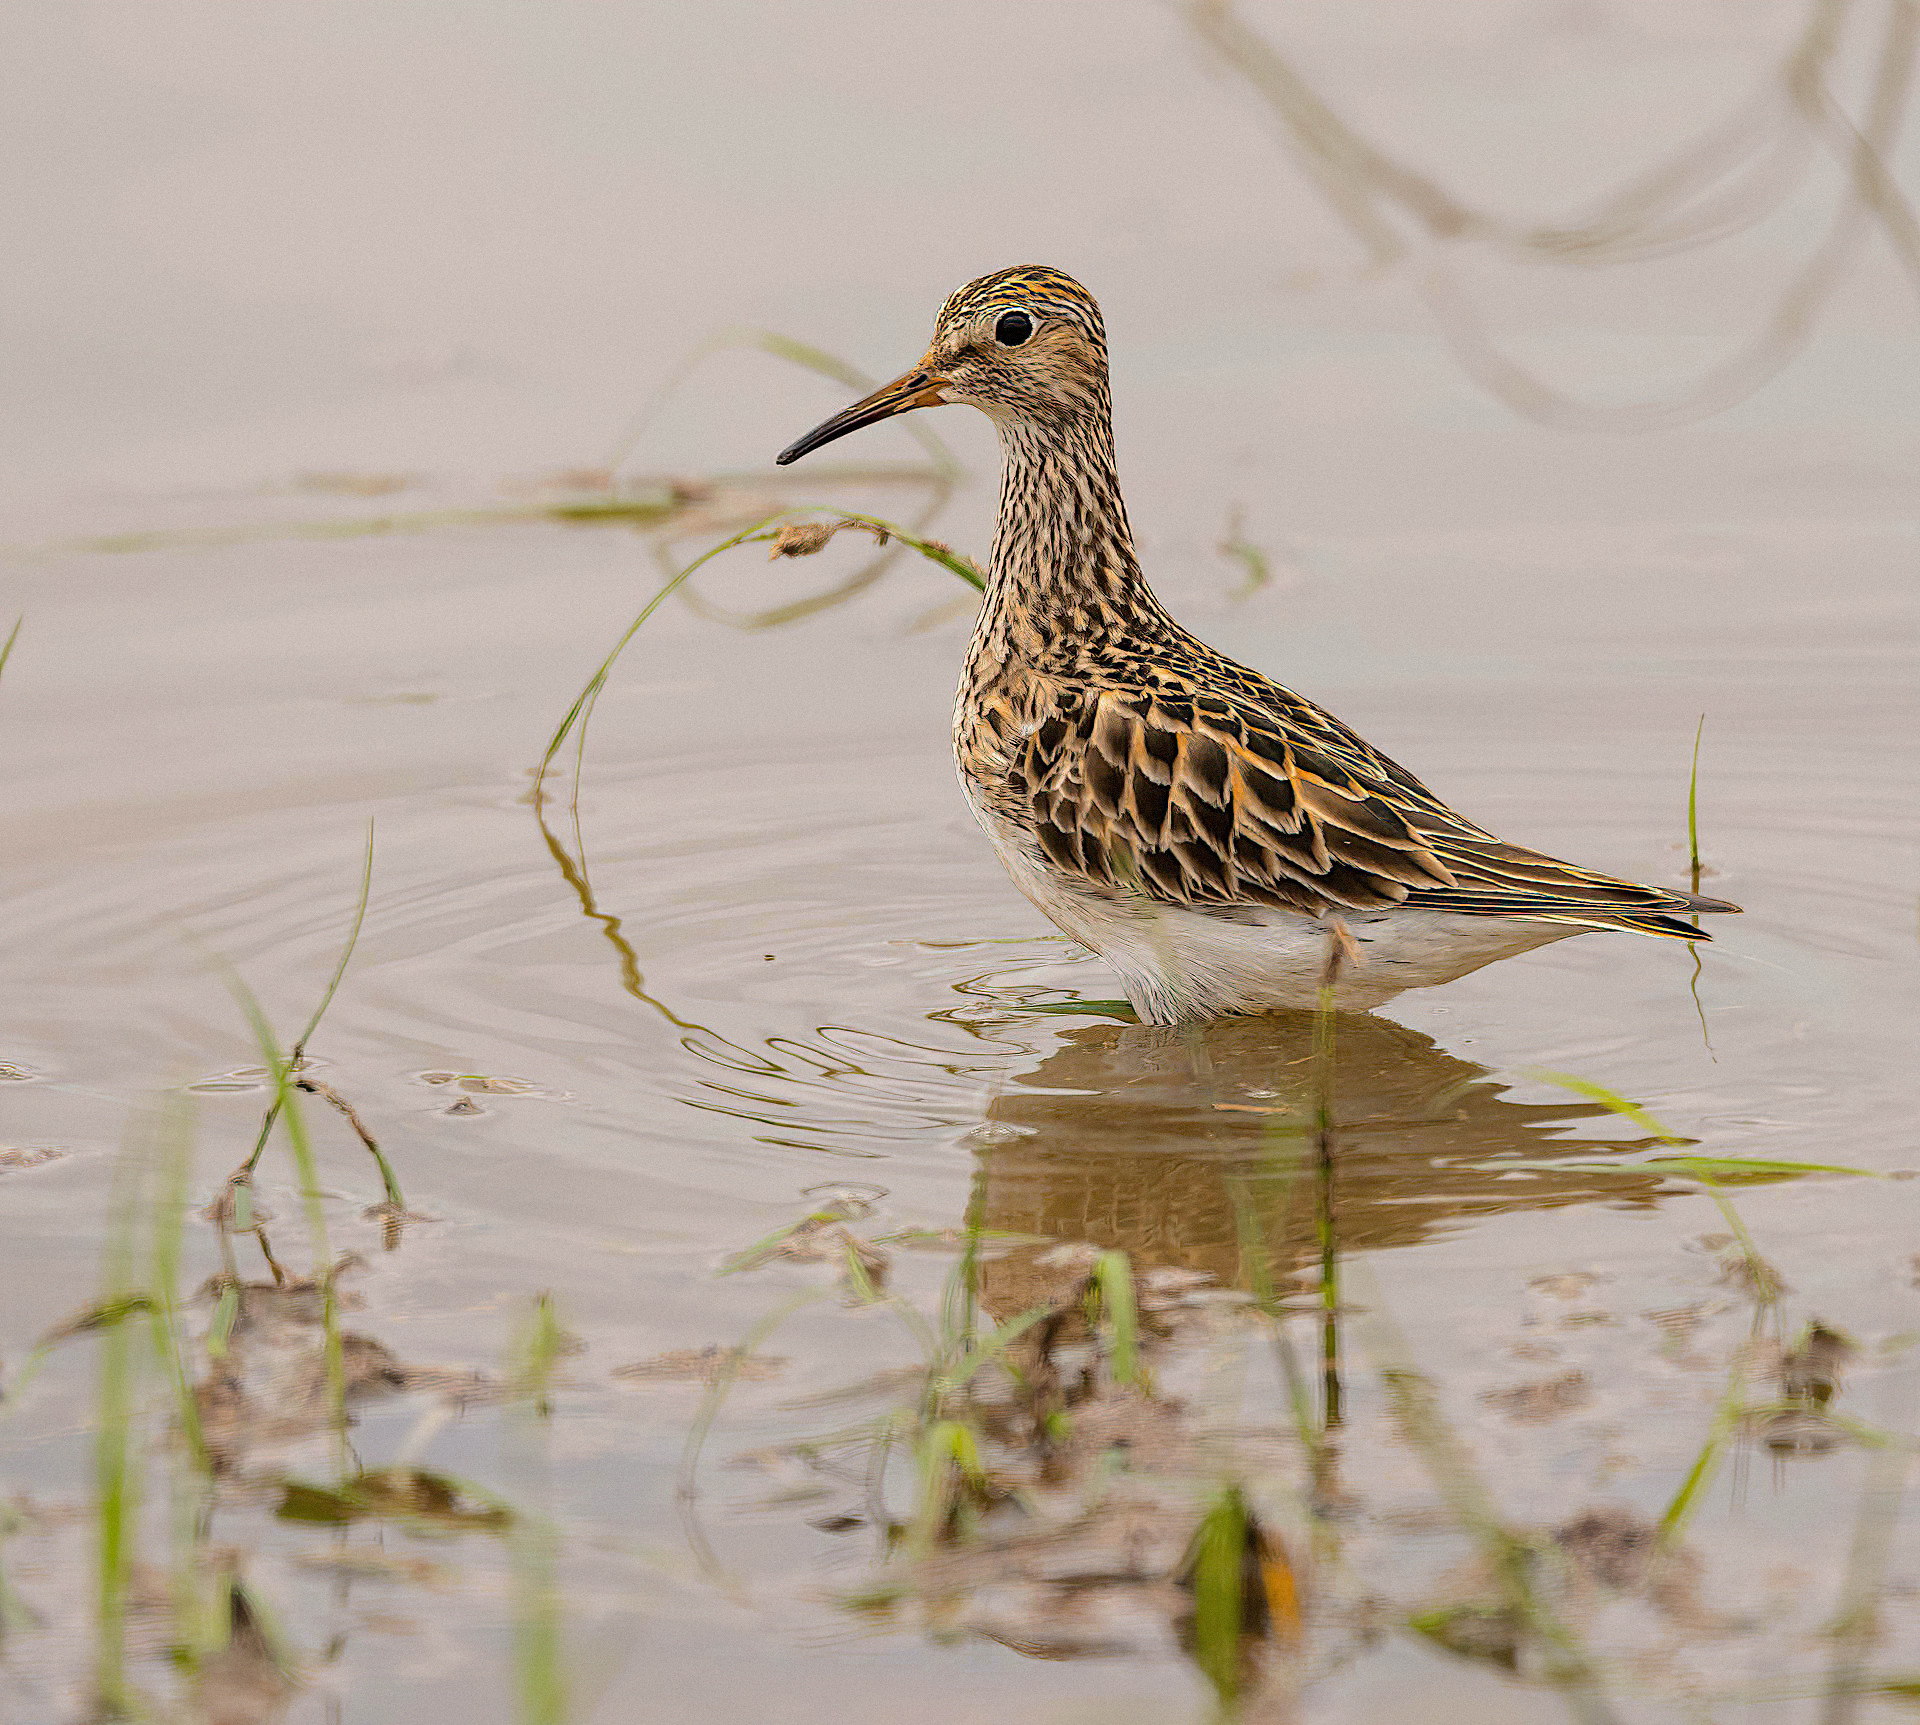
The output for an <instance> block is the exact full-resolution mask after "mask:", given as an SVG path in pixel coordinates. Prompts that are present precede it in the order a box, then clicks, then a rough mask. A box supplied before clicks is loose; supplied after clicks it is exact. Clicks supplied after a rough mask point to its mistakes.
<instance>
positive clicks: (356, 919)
mask: <svg viewBox="0 0 1920 1725" xmlns="http://www.w3.org/2000/svg"><path fill="white" fill-rule="evenodd" d="M372 892H373V822H372V821H371V820H369V821H368V822H367V854H366V859H365V860H364V861H363V862H362V863H361V865H360V897H359V900H358V902H357V903H356V904H355V905H354V907H353V926H352V927H351V928H349V929H348V930H347V942H346V945H344V946H343V947H341V949H340V962H339V963H338V964H336V965H335V966H334V967H333V975H332V976H331V977H329V978H328V979H327V987H326V992H325V993H324V994H322V995H321V996H320V1003H319V1004H318V1005H317V1006H316V1007H314V1009H313V1014H312V1016H311V1017H310V1018H308V1020H307V1023H306V1028H305V1029H303V1030H302V1031H301V1032H300V1034H299V1035H298V1036H296V1037H295V1038H294V1039H293V1055H292V1058H293V1059H294V1060H295V1061H298V1060H299V1058H300V1057H301V1055H303V1054H304V1053H306V1051H307V1042H308V1040H309V1038H311V1037H312V1035H313V1033H314V1032H315V1031H316V1030H318V1029H319V1028H320V1020H321V1019H322V1018H324V1017H325V1016H326V1013H327V1008H328V1007H329V1006H331V1005H332V1004H333V997H334V994H335V992H336V991H337V990H338V988H339V987H340V979H341V978H342V977H343V976H345V975H346V974H347V963H348V961H349V960H350V959H351V958H352V957H353V949H354V948H355V947H356V946H358V945H359V944H360V925H361V924H362V923H364V922H365V921H366V920H367V899H368V898H369V896H370V895H371V894H372Z"/></svg>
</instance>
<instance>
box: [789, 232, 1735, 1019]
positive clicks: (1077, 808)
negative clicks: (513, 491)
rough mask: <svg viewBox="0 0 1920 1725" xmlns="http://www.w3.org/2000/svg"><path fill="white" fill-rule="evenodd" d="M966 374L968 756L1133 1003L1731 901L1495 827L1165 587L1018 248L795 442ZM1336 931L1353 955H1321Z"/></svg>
mask: <svg viewBox="0 0 1920 1725" xmlns="http://www.w3.org/2000/svg"><path fill="white" fill-rule="evenodd" d="M947 402H964V403H965V404H966V405H967V406H969V407H977V408H979V409H980V411H981V412H983V413H984V414H986V415H987V417H988V418H989V419H991V420H992V421H993V422H994V424H995V426H996V427H998V429H999V433H1000V446H1001V451H1002V455H1003V458H1004V459H1003V471H1002V477H1001V486H1000V515H999V521H998V524H997V525H996V527H995V530H994V538H993V558H992V567H991V569H990V571H989V574H988V580H987V591H986V599H985V602H984V604H983V605H982V607H981V610H980V617H979V621H978V623H977V624H976V625H975V628H974V632H973V642H972V645H971V647H970V648H969V650H968V653H967V663H966V671H965V674H964V676H963V677H962V679H961V683H960V692H959V697H958V700H957V701H956V703H955V707H954V720H953V747H954V755H955V758H956V759H957V761H958V763H959V768H960V782H961V784H962V786H963V787H964V788H965V790H966V794H967V798H968V800H969V801H970V802H971V803H972V804H973V809H974V813H975V814H976V815H977V816H978V817H979V820H980V824H981V825H982V826H983V827H985V828H986V830H987V835H988V837H989V838H991V839H992V841H993V845H994V848H995V849H996V850H997V851H998V852H999V853H1000V860H1001V861H1002V862H1004V863H1005V864H1006V866H1007V872H1008V873H1009V874H1011V875H1012V876H1013V880H1014V884H1015V885H1016V886H1017V887H1019V889H1020V890H1021V891H1022V892H1023V893H1025V894H1026V896H1027V897H1028V898H1030V899H1031V900H1032V901H1033V902H1034V904H1035V905H1037V906H1038V907H1039V908H1040V910H1041V911H1043V912H1044V913H1045V914H1046V915H1047V916H1048V917H1049V918H1051V919H1052V920H1053V921H1054V922H1055V923H1056V924H1058V925H1059V926H1060V927H1061V928H1062V929H1064V930H1065V931H1066V932H1067V933H1068V934H1070V935H1072V936H1073V938H1074V939H1076V940H1078V941H1081V942H1083V943H1084V944H1085V945H1087V946H1089V947H1092V948H1093V949H1094V951H1096V952H1098V953H1099V954H1101V955H1102V956H1103V957H1104V958H1105V959H1106V960H1107V961H1108V962H1109V963H1110V964H1112V965H1113V967H1114V968H1115V969H1116V970H1117V971H1118V972H1119V973H1120V977H1121V981H1122V984H1123V986H1124V987H1125V989H1126V993H1127V998H1128V999H1129V1000H1130V1001H1131V1002H1132V1003H1133V1007H1134V1010H1135V1011H1136V1012H1137V1013H1138V1014H1139V1015H1140V1017H1141V1018H1143V1019H1145V1020H1147V1021H1148V1022H1150V1023H1158V1024H1171V1023H1175V1022H1178V1021H1179V1020H1182V1019H1189V1018H1206V1017H1212V1016H1215V1015H1218V1014H1223V1013H1241V1012H1269V1011H1276V1010H1285V1009H1293V1008H1305V1007H1312V1006H1313V1005H1314V1004H1315V1003H1316V1001H1317V1000H1318V998H1319V994H1320V989H1321V986H1322V983H1323V980H1324V979H1325V977H1326V976H1327V975H1328V974H1337V978H1338V980H1337V984H1336V999H1337V1003H1338V1004H1339V1005H1340V1006H1342V1007H1345V1008H1348V1009H1354V1010H1365V1009H1367V1008H1370V1007H1374V1006H1379V1005H1381V1004H1382V1003H1383V1002H1385V1001H1387V1000H1390V999H1392V998H1393V997H1394V996H1395V995H1396V994H1399V993H1400V992H1401V991H1402V990H1404V989H1409V988H1425V987H1430V986H1432V985H1433V984H1435V983H1442V982H1451V981H1453V980H1454V978H1456V977H1460V976H1464V975H1466V974H1467V973H1468V972H1469V971H1472V970H1478V969H1479V968H1480V967H1481V966H1482V965H1483V964H1490V963H1492V962H1493V961H1494V960H1496V959H1501V958H1506V957H1509V956H1510V955H1512V954H1514V953H1518V952H1525V951H1527V950H1528V949H1530V948H1532V947H1536V946H1543V945H1545V944H1546V943H1547V942H1548V941H1554V940H1563V939H1565V938H1566V937H1567V936H1568V935H1572V934H1580V933H1582V932H1584V931H1586V930H1589V929H1596V928H1601V929H1607V928H1612V929H1629V930H1632V931H1633V932H1635V933H1639V934H1650V935H1658V936H1662V937H1665V938H1668V939H1673V940H1705V939H1706V938H1707V936H1706V935H1704V934H1702V933H1701V932H1700V931H1699V930H1698V929H1697V928H1695V927H1693V926H1692V925H1690V924H1688V923H1686V922H1683V921H1681V920H1679V918H1680V916H1681V915H1687V914H1695V913H1698V912H1701V911H1731V910H1737V909H1738V908H1739V907H1738V906H1737V905H1731V904H1725V903H1722V902H1721V901H1719V900H1717V899H1710V898H1700V897H1697V896H1694V895H1692V894H1688V893H1682V892H1668V891H1665V890H1663V889H1662V888H1660V887H1651V886H1640V885H1637V884H1636V883H1634V882H1632V881H1625V880H1616V879H1614V878H1613V877H1612V876H1610V875H1604V874H1598V873H1595V872H1594V871H1593V870H1591V869H1583V868H1577V867H1575V866H1574V865H1573V864H1572V863H1565V862H1559V861H1556V860H1555V859H1554V858H1552V857H1548V856H1542V855H1541V854H1540V853H1539V852H1537V851H1530V850H1526V849H1524V848H1523V847H1521V846H1519V845H1513V844H1507V843H1506V842H1504V841H1503V840H1501V839H1497V838H1495V837H1494V836H1493V834H1491V833H1489V832H1487V831H1486V830H1485V829H1484V828H1482V827H1477V826H1475V825H1474V824H1473V822H1471V821H1470V820H1468V819H1467V818H1466V817H1465V816H1464V815H1460V814H1456V813H1455V812H1454V811H1453V810H1452V809H1450V808H1449V807H1448V806H1447V805H1446V804H1445V803H1443V802H1442V801H1441V800H1440V799H1439V798H1438V797H1436V796H1435V795H1434V794H1433V793H1432V792H1431V791H1430V790H1428V789H1427V787H1426V786H1425V785H1423V784H1422V783H1421V782H1420V781H1419V780H1418V779H1416V778H1415V777H1414V776H1413V775H1412V774H1411V773H1409V772H1408V771H1407V770H1406V769H1405V768H1404V767H1401V766H1397V765H1396V764H1395V763H1394V762H1392V761H1390V760H1388V759H1387V758H1386V756H1384V755H1382V754H1380V753H1379V752H1378V751H1376V750H1374V749H1372V748H1370V747H1369V746H1368V745H1367V744H1366V743H1365V742H1364V741H1362V740H1361V739H1360V738H1359V737H1358V736H1356V735H1355V734H1354V733H1353V732H1352V731H1350V730H1348V729H1347V727H1346V726H1345V725H1343V724H1341V723H1340V721H1339V720H1338V719H1336V718H1334V717H1333V715H1332V714H1330V713H1326V712H1323V711H1321V709H1320V708H1318V707H1316V706H1315V705H1314V704H1313V703H1312V702H1311V701H1309V700H1306V699H1304V698H1303V697H1302V696H1299V695H1296V694H1294V693H1293V692H1292V691H1291V690H1290V689H1283V688H1281V687H1280V685H1279V684H1277V683H1274V682H1271V681H1269V680H1268V679H1267V678H1265V677H1263V676H1261V675H1260V673H1259V672H1258V671H1253V670H1249V669H1248V668H1247V667H1246V666H1244V665H1240V664H1236V663H1235V662H1234V661H1233V660H1231V659H1229V658H1227V657H1226V656H1225V655H1224V654H1221V653H1216V652H1215V651H1214V650H1213V649H1212V648H1211V647H1209V646H1207V645H1206V644H1205V643H1204V642H1202V641H1198V640H1196V639H1195V638H1194V637H1193V636H1191V635H1189V634H1188V633H1187V632H1186V630H1184V629H1183V628H1181V627H1180V625H1179V624H1178V623H1176V622H1175V621H1174V620H1173V618H1172V617H1171V616H1169V615H1168V614H1167V612H1166V610H1165V609H1164V608H1163V607H1162V606H1161V604H1160V602H1159V601H1158V600H1157V599H1156V598H1155V597H1154V596H1153V593H1152V591H1151V590H1150V589H1149V588H1148V586H1147V583H1146V581H1145V579H1144V577H1143V576H1142V575H1141V573H1140V564H1139V561H1138V559H1137V558H1136V557H1135V555H1134V550H1133V536H1132V532H1131V530H1130V529H1129V527H1128V525H1127V511H1126V506H1125V505H1124V504H1123V503H1122V502H1121V499H1120V482H1119V479H1118V477H1117V475H1116V473H1115V470H1114V456H1113V426H1112V414H1111V407H1110V402H1109V397H1108V390H1107V340H1106V331H1105V328H1104V326H1103V324H1102V323H1101V319H1100V308H1099V306H1098V305H1097V304H1096V303H1095V302H1094V299H1093V296H1092V295H1091V294H1089V293H1088V292H1087V290H1086V289H1085V288H1083V287H1082V286H1081V285H1080V284H1079V283H1078V282H1076V281H1074V280H1073V279H1072V278H1071V277H1070V276H1066V275H1063V274H1061V273H1060V272H1059V271H1058V270H1052V269H1044V268H1041V267H1039V266H1022V267H1019V268H1015V269H1006V270H1000V271H997V272H996V273H994V274H993V275H988V276H982V277H981V278H980V279H979V280H978V281H976V282H971V283H969V284H968V285H967V286H966V287H963V288H962V289H960V291H959V292H958V293H956V294H954V296H953V297H952V298H951V299H949V300H948V301H947V303H946V305H945V306H943V307H942V308H941V311H940V316H939V318H938V320H937V321H936V323H935V325H934V333H933V345H932V346H931V347H929V348H928V349H927V352H926V355H925V357H924V358H922V359H921V361H920V363H919V364H918V365H916V366H915V367H914V368H913V370H911V371H909V372H906V373H904V374H903V375H902V376H900V377H897V378H895V379H894V380H893V382H891V383H889V384H886V385H885V386H883V387H882V388H880V389H877V390H875V391H874V392H873V394H871V395H869V396H868V397H867V398H866V399H865V400H864V401H857V402H855V403H854V404H853V406H851V407H849V408H847V409H846V410H845V412H843V413H838V414H835V415H834V417H833V418H831V419H829V420H827V421H826V422H825V423H824V424H823V425H819V426H816V427H815V428H814V429H813V430H812V431H810V432H808V433H807V434H806V436H804V437H802V438H800V439H799V440H798V441H797V442H795V443H794V444H792V445H791V446H789V447H788V448H787V449H785V450H783V451H782V452H781V454H780V456H779V462H780V465H781V466H783V467H784V466H785V465H786V464H787V463H789V462H793V461H798V460H799V459H800V457H801V456H803V455H805V454H807V453H808V452H809V451H810V450H815V449H818V448H820V446H821V445H822V444H826V443H831V442H833V440H834V439H835V438H838V437H844V436H846V434H847V433H848V432H850V431H857V430H859V429H860V428H861V427H862V426H866V425H872V424H874V423H876V422H877V421H879V420H882V419H887V418H890V417H892V416H893V415H894V414H897V413H906V412H908V411H910V410H911V409H913V408H916V407H933V406H937V405H940V404H942V403H947ZM1330 951H1334V952H1344V953H1345V954H1346V955H1347V957H1348V960H1349V962H1347V963H1345V964H1344V965H1342V964H1339V963H1337V962H1335V963H1332V964H1330V963H1329V957H1328V955H1329V953H1330Z"/></svg>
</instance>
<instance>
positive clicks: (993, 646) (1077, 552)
mask: <svg viewBox="0 0 1920 1725" xmlns="http://www.w3.org/2000/svg"><path fill="white" fill-rule="evenodd" d="M1000 446H1001V452H1002V456H1003V468H1002V472H1001V479H1000V518H999V521H998V523H997V524H996V526H995V528H994V535H993V558H992V564H991V568H990V570H989V572H988V582H987V599H986V604H985V607H984V609H983V610H982V613H981V617H980V625H979V631H978V637H977V638H978V639H979V641H980V643H981V644H982V646H984V647H987V648H988V651H989V654H990V656H993V657H999V658H1002V659H1009V658H1023V659H1026V660H1028V661H1039V660H1045V659H1047V658H1050V657H1052V656H1053V655H1054V654H1055V653H1057V652H1058V651H1059V650H1060V649H1062V648H1064V647H1072V646H1074V645H1076V644H1085V643H1088V642H1090V641H1099V640H1101V639H1105V638H1110V637H1111V636H1112V635H1113V634H1115V633H1117V632H1121V631H1130V632H1136V633H1137V632H1138V631H1139V630H1140V629H1141V628H1143V627H1146V626H1150V625H1151V623H1152V622H1153V621H1154V620H1155V619H1161V618H1164V617H1165V613H1164V612H1163V611H1161V609H1160V606H1159V603H1158V602H1157V601H1156V600H1155V599H1154V597H1153V594H1152V593H1151V592H1150V591H1149V590H1148V588H1147V584H1146V581H1145V579H1144V578H1143V577H1142V576H1141V573H1140V564H1139V560H1138V559H1137V558H1136V557H1135V556H1134V551H1133V534H1132V531H1131V529H1130V528H1129V527H1128V525H1127V506H1126V504H1125V503H1123V502H1122V501H1121V498H1120V480H1119V476H1118V475H1117V474H1116V472H1115V471H1114V460H1113V427H1112V422H1111V421H1110V419H1109V418H1108V415H1107V413H1106V411H1105V406H1104V403H1103V404H1101V405H1100V408H1099V411H1097V412H1088V413H1087V414H1085V415H1083V416H1080V417H1078V418H1075V419H1072V420H1069V421H1066V422H1064V423H1060V424H1055V425H1047V426H1042V425H1035V424H1032V423H1031V422H1028V421H1021V420H1012V421H1003V422H1002V423H1001V425H1000Z"/></svg>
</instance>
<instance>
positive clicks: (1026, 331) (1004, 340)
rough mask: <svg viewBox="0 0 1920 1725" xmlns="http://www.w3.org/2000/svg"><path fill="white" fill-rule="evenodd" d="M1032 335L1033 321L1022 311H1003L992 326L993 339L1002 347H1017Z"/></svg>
mask: <svg viewBox="0 0 1920 1725" xmlns="http://www.w3.org/2000/svg"><path fill="white" fill-rule="evenodd" d="M1032 334H1033V319H1032V318H1030V317H1028V316H1027V314H1026V313H1025V312H1023V311H1003V312H1002V313H1001V314H1000V321H999V322H998V323H997V324H995V325H994V326H993V339H994V340H995V341H997V342H998V343H999V344H1000V345H1001V346H1002V347H1018V346H1019V345H1020V344H1021V343H1022V342H1023V341H1025V340H1026V339H1027V337H1028V336H1030V335H1032Z"/></svg>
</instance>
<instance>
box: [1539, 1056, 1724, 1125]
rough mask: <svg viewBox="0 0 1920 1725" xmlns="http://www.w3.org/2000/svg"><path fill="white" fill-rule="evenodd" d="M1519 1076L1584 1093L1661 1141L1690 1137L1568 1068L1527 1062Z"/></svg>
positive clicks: (1637, 1105) (1575, 1092)
mask: <svg viewBox="0 0 1920 1725" xmlns="http://www.w3.org/2000/svg"><path fill="white" fill-rule="evenodd" d="M1521 1072H1522V1076H1523V1077H1527V1078H1531V1079H1534V1080H1536V1081H1537V1082H1539V1083H1542V1084H1557V1085H1559V1086H1560V1088H1561V1089H1563V1090H1571V1091H1572V1092H1573V1093H1574V1094H1575V1095H1576V1096H1584V1097H1586V1098H1587V1099H1588V1100H1589V1101H1591V1102H1598V1103H1599V1104H1601V1106H1602V1107H1605V1108H1610V1109H1612V1110H1613V1112H1614V1113H1616V1114H1618V1115H1619V1116H1620V1117H1621V1118H1622V1119H1623V1120H1631V1121H1632V1122H1633V1123H1634V1125H1636V1126H1638V1127H1639V1128H1640V1130H1641V1131H1642V1132H1644V1133H1646V1134H1647V1136H1648V1137H1649V1138H1657V1139H1659V1141H1660V1142H1661V1143H1662V1144H1691V1143H1692V1142H1693V1140H1692V1139H1690V1138H1682V1137H1681V1136H1680V1134H1679V1133H1677V1132H1674V1131H1672V1130H1670V1129H1669V1128H1667V1127H1665V1126H1663V1125H1662V1124H1661V1123H1660V1122H1659V1121H1658V1120H1656V1119H1654V1117H1653V1116H1652V1115H1651V1114H1649V1113H1648V1112H1647V1111H1646V1109H1644V1108H1642V1107H1641V1106H1640V1104H1639V1103H1637V1102H1629V1101H1628V1100H1627V1099H1626V1097H1624V1096H1622V1095H1621V1094H1620V1093H1619V1091H1617V1090H1609V1089H1608V1088H1607V1087H1606V1086H1605V1085H1604V1084H1595V1083H1594V1082H1593V1081H1592V1080H1591V1079H1588V1078H1576V1077H1575V1076H1574V1075H1573V1074H1572V1073H1571V1072H1553V1071H1549V1070H1548V1069H1547V1068H1546V1067H1544V1066H1527V1067H1523V1068H1522V1069H1521Z"/></svg>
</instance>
